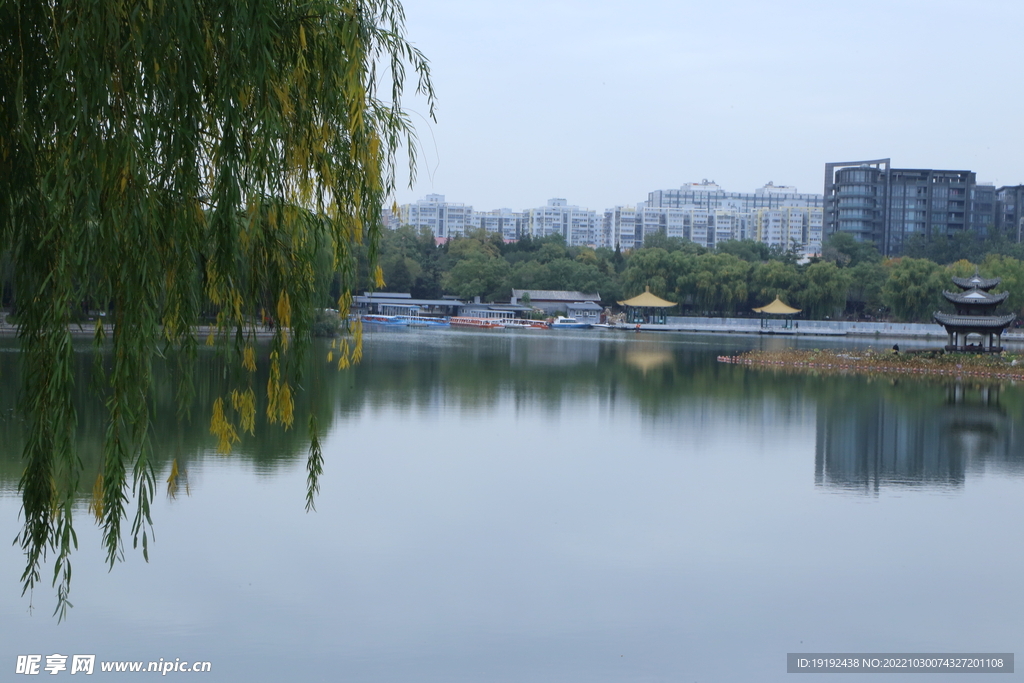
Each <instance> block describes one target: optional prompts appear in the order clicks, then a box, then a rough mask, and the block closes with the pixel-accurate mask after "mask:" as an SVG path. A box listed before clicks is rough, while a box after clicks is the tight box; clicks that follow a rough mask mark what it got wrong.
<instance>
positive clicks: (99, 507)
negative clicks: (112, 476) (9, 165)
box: [89, 472, 103, 522]
mask: <svg viewBox="0 0 1024 683" xmlns="http://www.w3.org/2000/svg"><path fill="white" fill-rule="evenodd" d="M89 512H91V513H92V516H93V517H95V518H96V521H97V522H102V521H103V473H102V472H100V473H99V474H97V475H96V482H95V483H94V484H93V485H92V498H91V499H90V500H89Z"/></svg>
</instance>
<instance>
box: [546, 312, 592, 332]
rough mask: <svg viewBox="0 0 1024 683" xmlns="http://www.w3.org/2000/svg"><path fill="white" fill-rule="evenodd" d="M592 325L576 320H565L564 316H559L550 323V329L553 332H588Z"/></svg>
mask: <svg viewBox="0 0 1024 683" xmlns="http://www.w3.org/2000/svg"><path fill="white" fill-rule="evenodd" d="M591 327H593V325H591V324H590V323H581V322H580V321H579V320H577V319H576V318H566V317H565V316H564V315H560V316H558V317H557V318H555V319H554V320H553V321H552V322H551V329H553V330H589V329H590V328H591Z"/></svg>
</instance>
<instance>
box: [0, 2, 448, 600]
mask: <svg viewBox="0 0 1024 683" xmlns="http://www.w3.org/2000/svg"><path fill="white" fill-rule="evenodd" d="M402 22H403V18H402V11H401V8H400V6H399V5H398V4H397V3H395V2H393V0H345V1H343V2H342V1H336V0H311V1H309V2H305V3H301V4H296V3H291V2H284V1H283V0H268V1H267V2H261V3H250V2H240V1H239V0H209V1H208V2H204V3H201V4H198V5H197V4H194V3H176V2H167V1H166V0H146V1H142V0H138V1H132V0H128V1H127V2H116V3H115V2H94V3H82V2H69V1H65V0H53V1H52V2H47V3H39V2H28V1H27V0H7V1H6V2H0V245H3V249H4V250H5V251H6V252H7V254H8V256H7V257H5V258H9V259H10V261H9V263H11V264H13V275H12V278H13V282H14V288H13V291H14V298H15V305H16V306H17V311H18V322H19V325H20V330H19V334H20V336H21V341H22V359H23V363H24V365H25V367H26V372H25V373H24V374H23V377H24V385H23V393H22V396H23V397H24V402H23V404H22V408H23V409H24V413H25V415H26V421H27V425H28V428H27V438H26V441H25V448H24V457H25V474H24V477H23V478H22V481H21V493H22V506H23V518H24V528H23V531H22V533H21V535H20V536H19V542H20V545H21V547H22V549H23V550H24V552H25V554H26V560H27V563H26V569H25V572H24V575H23V581H24V587H25V590H29V589H31V588H32V587H33V586H35V584H36V583H37V582H38V581H39V580H40V575H39V567H40V563H41V561H42V560H43V559H44V558H45V557H46V555H47V554H48V553H51V552H52V553H53V554H55V574H54V583H55V584H56V585H57V593H58V611H59V612H60V614H61V616H63V615H64V611H65V610H66V608H67V607H68V606H69V604H70V603H69V602H68V600H67V598H68V589H69V585H70V577H71V565H70V555H71V552H72V550H73V549H74V547H75V544H76V541H75V538H76V537H75V533H74V529H73V525H72V514H73V512H74V508H73V492H74V490H75V489H76V487H77V480H78V476H79V471H80V462H79V460H78V457H77V454H76V453H75V449H74V447H73V443H74V439H73V435H74V433H75V430H76V425H77V416H76V411H75V409H74V408H73V406H72V404H71V402H70V399H69V397H70V394H71V392H72V390H73V384H74V381H73V376H72V373H71V371H70V367H71V364H72V349H71V340H70V331H69V323H70V322H71V320H72V315H73V314H72V312H73V311H75V310H76V309H79V308H81V307H82V306H83V305H85V306H87V307H97V308H102V309H105V310H106V309H109V311H110V315H109V316H108V317H107V319H108V320H109V321H110V322H111V323H112V325H113V332H112V335H111V336H110V339H109V342H110V344H111V345H112V347H113V354H112V356H111V358H112V360H111V362H110V363H109V364H105V363H97V368H98V369H99V373H100V377H99V385H100V386H101V387H102V392H103V393H102V396H103V400H104V401H105V403H106V408H107V416H108V423H107V432H106V438H105V443H104V455H103V470H102V474H101V478H100V480H99V481H98V483H97V488H98V490H100V492H101V495H100V499H99V501H98V502H97V506H96V510H97V511H98V516H99V518H100V519H101V524H102V526H103V538H104V541H103V542H104V545H105V547H106V551H107V559H108V561H109V562H111V563H113V562H114V561H116V560H117V559H119V558H120V557H121V556H122V554H123V551H122V524H123V523H124V521H125V519H126V510H125V506H126V504H127V500H128V491H129V487H131V490H132V491H133V492H134V495H135V497H136V499H137V501H138V508H137V511H136V514H135V516H134V519H133V521H132V523H131V535H132V538H133V544H138V543H139V542H141V544H142V547H143V553H144V554H146V552H147V546H148V540H149V537H150V535H151V534H150V532H149V531H148V528H149V526H150V524H151V519H150V504H151V500H152V496H153V491H154V490H155V471H154V467H153V462H152V458H151V449H150V446H149V435H150V424H151V419H152V411H151V407H152V404H151V401H150V397H151V393H150V392H151V377H152V368H151V363H152V359H153V357H154V355H155V354H156V353H157V351H158V344H159V343H163V344H165V345H166V346H168V347H170V348H171V349H178V350H180V353H177V354H175V357H176V358H178V359H179V360H180V366H179V368H178V375H179V377H180V383H179V386H178V406H179V414H180V413H182V412H184V411H185V410H186V409H187V406H188V405H190V403H191V398H192V395H193V387H192V382H191V376H192V375H191V366H192V365H193V364H194V362H195V358H196V350H197V345H198V333H197V329H196V324H197V321H198V320H199V319H200V316H201V315H203V314H204V313H210V314H213V315H215V316H216V331H215V333H214V334H211V336H210V341H211V342H212V341H215V340H216V339H217V338H219V339H220V340H221V341H223V342H229V343H228V344H226V345H225V346H226V353H227V354H228V357H229V358H231V359H232V360H233V367H234V368H235V369H236V371H237V372H235V373H234V374H233V375H228V376H226V378H225V383H224V386H223V387H222V391H223V395H222V397H220V398H218V401H217V402H214V416H213V419H212V420H211V429H212V430H214V431H216V432H218V435H219V436H220V438H221V441H222V443H223V442H226V443H228V444H230V443H231V441H232V439H231V438H230V437H231V436H232V435H234V434H235V432H236V427H241V426H243V424H244V423H247V422H248V421H249V420H250V419H251V417H252V412H253V410H254V405H253V404H254V400H255V399H254V394H253V391H252V389H253V387H254V386H256V385H255V383H254V378H253V375H254V373H255V370H256V358H255V353H254V351H253V343H252V342H253V339H254V337H255V333H256V328H257V325H258V324H259V323H260V321H263V320H266V321H269V322H272V323H273V325H274V329H275V337H274V340H273V343H272V349H271V352H270V357H269V360H268V361H267V363H268V365H269V370H270V379H269V380H268V382H267V384H266V387H267V390H266V412H267V415H268V419H269V420H270V421H271V422H279V423H283V424H284V425H285V426H286V427H288V426H290V425H291V423H292V421H293V409H294V402H293V399H292V390H291V387H292V385H293V384H295V383H296V382H297V380H298V368H299V365H298V364H297V362H298V360H299V359H301V357H302V355H303V350H304V348H305V346H306V344H307V343H308V339H309V336H310V333H311V325H312V316H313V313H314V311H315V310H316V309H317V308H318V307H320V306H322V304H323V302H322V298H323V289H324V288H325V287H326V283H327V282H330V281H331V280H332V279H333V280H334V282H335V283H336V285H337V291H338V293H339V297H340V299H339V301H338V308H339V309H341V312H342V314H343V315H345V314H346V313H347V311H348V306H349V303H350V301H351V297H350V294H351V291H352V289H353V287H355V285H356V282H357V279H356V278H357V273H358V270H357V263H356V257H357V255H358V252H359V249H360V245H361V244H365V245H366V246H365V258H366V261H367V264H368V267H369V273H370V275H371V277H372V279H373V280H374V281H379V280H380V279H381V278H380V273H379V272H378V271H377V267H376V266H377V241H378V239H379V236H380V224H381V222H380V212H381V208H380V207H381V206H382V205H383V204H384V199H385V197H387V196H388V195H389V194H390V192H391V191H392V189H393V185H394V171H393V166H394V160H395V155H396V153H397V151H398V149H399V147H400V146H406V147H407V149H408V152H409V154H410V158H411V159H414V154H413V152H414V151H415V146H414V140H413V138H412V132H411V129H410V126H409V122H408V118H407V116H406V114H405V113H404V111H403V110H402V108H401V96H402V94H403V90H404V80H405V69H406V67H407V66H411V68H412V69H413V70H414V71H415V73H416V77H417V81H418V90H419V91H420V92H422V93H424V94H425V95H426V96H427V98H428V101H429V102H430V107H431V112H432V108H433V93H432V87H431V83H430V80H429V74H428V70H427V64H426V61H425V59H424V58H423V57H422V55H421V54H420V53H419V52H418V51H417V50H416V49H415V48H414V47H412V45H411V44H409V43H408V42H406V41H405V39H404V38H403V33H404V28H403V25H402ZM379 87H385V88H387V89H388V90H387V92H386V93H384V94H383V95H379V94H378V88H379ZM5 263H6V262H5ZM324 263H326V264H327V265H326V267H324V268H322V269H321V270H324V269H326V270H329V271H333V272H334V273H335V276H334V278H332V277H331V276H330V275H329V273H324V272H317V270H318V267H317V264H321V265H322V264H324ZM378 284H379V282H378ZM289 330H290V333H289ZM354 335H355V343H354V344H353V345H352V346H349V347H347V348H348V349H349V351H348V352H347V353H346V354H345V355H346V360H347V361H355V360H358V357H359V355H360V349H359V330H358V329H356V330H354ZM104 338H105V335H104V329H103V328H102V327H97V335H96V339H97V342H102V341H103V340H104ZM292 341H294V342H295V343H294V344H292V346H291V349H290V350H289V345H290V343H291V342H292ZM235 386H238V387H240V388H241V389H242V391H241V392H238V391H232V389H233V387H235ZM261 393H262V392H261ZM229 396H230V398H229ZM250 396H252V397H253V399H252V400H250V399H249V398H248V397H250ZM239 397H242V398H241V399H239ZM225 398H227V399H228V400H227V401H225V400H224V399H225ZM225 405H228V407H227V408H225V407H224V406H225ZM231 405H233V406H234V409H233V410H232V408H231V407H230V406H231ZM218 408H219V411H218ZM236 438H237V437H236Z"/></svg>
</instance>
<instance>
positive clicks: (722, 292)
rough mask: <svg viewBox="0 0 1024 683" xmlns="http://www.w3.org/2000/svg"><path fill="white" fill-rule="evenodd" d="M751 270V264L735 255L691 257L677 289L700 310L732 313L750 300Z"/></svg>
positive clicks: (679, 278)
mask: <svg viewBox="0 0 1024 683" xmlns="http://www.w3.org/2000/svg"><path fill="white" fill-rule="evenodd" d="M750 270H751V265H750V264H749V263H747V262H746V261H742V260H740V259H739V258H738V257H736V256H733V255H732V254H711V253H708V254H701V255H700V256H691V257H689V259H688V263H687V264H686V272H685V273H684V274H683V275H680V276H679V277H678V278H677V280H676V282H677V291H678V292H679V293H680V294H681V295H687V296H689V297H691V298H692V301H693V302H694V304H695V305H696V306H697V308H698V310H701V311H704V312H706V313H719V314H723V315H726V314H733V313H735V312H736V310H737V308H738V307H739V306H741V305H743V304H745V303H746V301H747V295H748V293H749V289H748V284H747V283H748V277H749V274H750Z"/></svg>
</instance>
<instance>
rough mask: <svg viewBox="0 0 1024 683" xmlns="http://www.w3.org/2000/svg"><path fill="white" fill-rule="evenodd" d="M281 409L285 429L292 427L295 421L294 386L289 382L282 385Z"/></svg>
mask: <svg viewBox="0 0 1024 683" xmlns="http://www.w3.org/2000/svg"><path fill="white" fill-rule="evenodd" d="M279 410H280V412H281V415H280V417H281V424H283V425H284V428H285V429H291V426H292V423H293V422H295V415H294V413H295V404H294V403H293V402H292V388H291V386H290V385H289V384H288V382H285V383H284V384H282V385H281V396H280V408H279Z"/></svg>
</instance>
